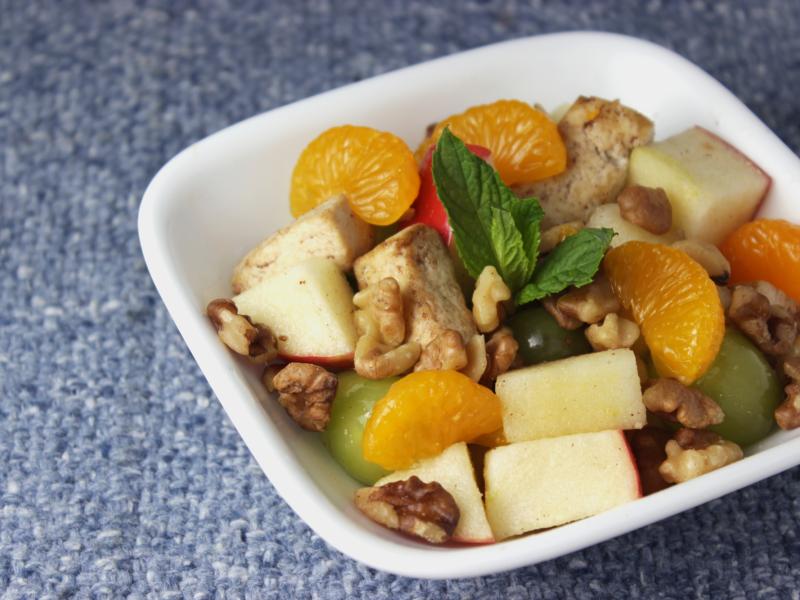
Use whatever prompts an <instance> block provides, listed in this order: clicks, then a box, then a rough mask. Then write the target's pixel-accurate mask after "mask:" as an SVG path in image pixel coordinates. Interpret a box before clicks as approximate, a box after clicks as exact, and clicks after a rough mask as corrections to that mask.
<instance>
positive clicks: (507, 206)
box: [433, 129, 543, 290]
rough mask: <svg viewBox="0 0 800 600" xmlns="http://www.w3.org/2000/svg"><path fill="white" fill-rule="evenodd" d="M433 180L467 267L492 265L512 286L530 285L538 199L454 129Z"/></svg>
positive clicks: (474, 272)
mask: <svg viewBox="0 0 800 600" xmlns="http://www.w3.org/2000/svg"><path fill="white" fill-rule="evenodd" d="M433 180H434V183H435V184H436V191H437V193H438V195H439V199H440V200H441V201H442V204H443V205H444V207H445V210H446V211H447V215H448V218H449V220H450V226H451V227H452V228H453V233H454V236H455V242H456V249H457V250H458V254H459V256H460V257H461V260H462V262H463V263H464V266H465V267H466V269H467V272H468V273H469V274H470V275H471V276H472V277H475V278H477V277H478V275H480V273H481V271H482V270H483V268H484V267H485V266H487V265H493V266H494V267H495V268H496V269H497V271H498V272H499V273H500V276H501V277H502V278H503V281H505V282H506V284H507V285H508V286H509V287H510V288H511V289H512V290H517V289H519V288H521V287H522V286H523V285H525V283H527V282H528V281H529V280H530V277H531V275H532V273H533V271H534V268H535V265H536V257H537V255H538V251H539V221H541V219H542V216H543V211H542V209H541V207H540V206H539V203H538V201H537V200H535V199H533V198H529V199H524V200H519V199H517V198H516V197H515V196H514V194H513V193H512V192H511V190H509V189H508V188H507V187H506V186H505V184H504V183H503V182H502V181H501V179H500V176H499V175H498V174H497V173H496V172H495V170H494V169H492V167H490V166H489V165H488V164H486V162H485V161H483V160H482V159H480V158H479V157H477V156H475V155H474V154H472V152H470V151H469V149H468V148H467V147H466V146H465V145H464V143H463V142H462V141H461V140H459V139H458V138H457V137H456V136H455V135H453V134H452V133H451V132H450V130H449V129H445V130H444V131H443V132H442V135H441V137H440V138H439V142H438V143H437V145H436V149H435V151H434V153H433Z"/></svg>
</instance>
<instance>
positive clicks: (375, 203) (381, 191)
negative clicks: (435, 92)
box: [289, 125, 419, 225]
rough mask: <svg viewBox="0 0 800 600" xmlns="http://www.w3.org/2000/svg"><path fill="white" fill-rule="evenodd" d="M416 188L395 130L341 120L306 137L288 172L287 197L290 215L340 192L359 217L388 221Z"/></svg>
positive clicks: (404, 148) (411, 161) (402, 209)
mask: <svg viewBox="0 0 800 600" xmlns="http://www.w3.org/2000/svg"><path fill="white" fill-rule="evenodd" d="M417 192H419V173H418V171H417V163H416V161H415V160H414V155H413V154H412V153H411V150H410V149H409V147H408V146H407V145H406V143H405V142H404V141H403V140H401V139H400V138H399V137H397V136H396V135H393V134H391V133H387V132H385V131H377V130H375V129H371V128H369V127H358V126H355V125H344V126H342V127H334V128H332V129H328V130H327V131H325V132H324V133H322V134H321V135H320V136H319V137H317V138H316V139H315V140H314V141H312V142H311V143H310V144H309V145H308V146H306V148H305V150H303V152H302V154H300V158H299V159H298V160H297V164H296V165H295V167H294V171H293V172H292V184H291V192H290V196H289V202H290V206H291V210H292V215H293V216H294V217H299V216H300V215H302V214H304V213H306V212H308V211H309V210H311V209H312V208H314V207H315V206H317V205H319V204H321V203H322V202H324V201H325V200H327V199H328V198H330V197H332V196H338V195H339V194H344V195H345V196H346V197H347V200H348V202H349V203H350V206H351V207H352V209H353V212H355V213H356V214H357V215H358V216H359V217H360V218H361V219H362V220H364V221H366V222H367V223H371V224H373V225H391V224H392V223H394V222H395V221H397V220H398V219H399V218H400V217H401V216H403V214H404V213H405V212H406V211H407V210H408V208H409V207H410V206H411V204H412V203H413V202H414V199H415V198H416V197H417Z"/></svg>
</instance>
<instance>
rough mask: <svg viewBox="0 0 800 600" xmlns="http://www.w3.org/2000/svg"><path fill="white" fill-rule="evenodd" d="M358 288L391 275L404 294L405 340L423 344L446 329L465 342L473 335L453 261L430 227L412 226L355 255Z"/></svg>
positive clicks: (470, 318)
mask: <svg viewBox="0 0 800 600" xmlns="http://www.w3.org/2000/svg"><path fill="white" fill-rule="evenodd" d="M354 270H355V274H356V279H357V280H358V287H359V289H362V290H363V289H364V288H366V287H368V286H370V285H373V284H376V283H378V282H379V281H380V280H381V279H383V278H385V277H394V278H395V279H396V280H397V283H398V284H399V286H400V291H401V292H402V294H403V299H404V310H405V319H406V340H407V341H411V342H419V343H420V344H421V345H422V346H423V347H424V346H426V345H427V344H428V343H429V342H431V341H432V340H433V339H434V338H436V336H438V335H439V334H440V333H442V332H443V331H444V330H446V329H454V330H455V331H457V332H458V333H460V334H461V338H462V340H463V342H464V343H465V344H466V343H467V342H468V341H469V340H470V338H471V337H472V336H473V335H475V333H476V329H475V323H474V321H473V320H472V313H471V312H470V311H469V310H468V309H467V306H466V303H465V302H464V295H463V294H462V293H461V288H459V286H458V283H457V281H456V276H455V271H454V268H453V261H452V259H451V258H450V254H449V253H448V251H447V248H445V246H444V243H443V242H442V240H441V238H440V237H439V234H438V233H437V232H436V230H435V229H431V228H430V227H427V226H426V225H412V226H410V227H407V228H405V229H403V230H402V231H400V232H399V233H397V234H395V235H393V236H392V237H390V238H389V239H387V240H386V241H384V242H382V243H380V244H378V245H377V246H375V248H373V249H372V250H371V251H370V252H368V253H367V254H365V255H364V256H362V257H361V258H359V259H358V260H356V262H355V265H354Z"/></svg>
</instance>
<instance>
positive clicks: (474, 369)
mask: <svg viewBox="0 0 800 600" xmlns="http://www.w3.org/2000/svg"><path fill="white" fill-rule="evenodd" d="M466 351H467V366H466V367H464V368H463V369H461V372H462V373H463V374H464V375H466V376H467V377H469V378H470V379H472V381H480V380H481V377H483V374H484V372H485V371H486V367H487V366H488V364H489V361H488V358H487V356H486V338H484V337H483V335H481V334H480V333H476V334H475V335H473V336H472V337H471V338H470V339H469V342H467V347H466Z"/></svg>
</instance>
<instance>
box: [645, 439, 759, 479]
mask: <svg viewBox="0 0 800 600" xmlns="http://www.w3.org/2000/svg"><path fill="white" fill-rule="evenodd" d="M665 450H666V452H667V459H666V460H665V461H664V462H663V463H661V466H660V467H659V468H658V472H659V473H661V476H662V477H663V478H664V480H665V481H668V482H670V483H683V482H684V481H689V480H690V479H694V478H695V477H699V476H700V475H704V474H706V473H710V472H711V471H714V470H716V469H719V468H720V467H724V466H725V465H729V464H730V463H732V462H736V461H737V460H739V459H740V458H742V457H743V456H744V454H743V453H742V449H741V448H740V447H739V446H737V445H736V444H734V443H733V442H729V441H727V440H722V439H720V440H718V441H716V442H714V443H711V444H709V445H706V446H704V447H703V448H701V449H694V448H683V447H682V446H681V445H680V443H679V442H677V441H676V440H670V441H668V442H667V446H666V448H665Z"/></svg>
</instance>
